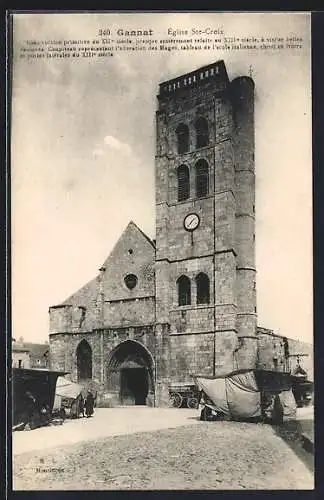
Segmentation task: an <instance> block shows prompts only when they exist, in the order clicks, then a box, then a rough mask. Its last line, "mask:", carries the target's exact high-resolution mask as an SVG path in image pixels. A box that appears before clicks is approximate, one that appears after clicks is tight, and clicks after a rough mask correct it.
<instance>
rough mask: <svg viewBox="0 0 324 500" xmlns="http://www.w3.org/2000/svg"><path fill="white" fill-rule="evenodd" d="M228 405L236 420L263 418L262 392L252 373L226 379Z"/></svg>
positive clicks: (239, 374)
mask: <svg viewBox="0 0 324 500" xmlns="http://www.w3.org/2000/svg"><path fill="white" fill-rule="evenodd" d="M225 387H226V395H227V403H228V406H229V409H230V413H231V415H232V417H234V418H253V417H260V416H261V392H260V391H259V388H258V386H257V383H256V380H255V376H254V373H253V372H252V371H249V372H245V373H238V374H235V375H232V376H230V377H226V378H225Z"/></svg>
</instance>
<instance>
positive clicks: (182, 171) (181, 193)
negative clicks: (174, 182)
mask: <svg viewBox="0 0 324 500" xmlns="http://www.w3.org/2000/svg"><path fill="white" fill-rule="evenodd" d="M177 173H178V201H183V200H187V199H188V198H189V196H190V180H189V168H188V167H187V166H186V165H180V167H178V172H177Z"/></svg>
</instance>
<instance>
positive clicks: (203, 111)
mask: <svg viewBox="0 0 324 500" xmlns="http://www.w3.org/2000/svg"><path fill="white" fill-rule="evenodd" d="M157 101H158V105H157V111H156V156H155V174H156V184H155V189H156V240H153V241H152V240H150V239H149V238H148V237H147V236H146V235H145V234H144V233H143V232H142V231H141V229H140V228H139V227H138V226H137V225H136V224H135V223H133V222H130V223H129V224H128V226H127V227H126V229H125V230H124V232H123V233H122V235H121V237H120V239H119V240H118V241H117V243H116V245H115V247H114V248H113V250H112V252H111V253H110V255H109V256H108V258H107V259H106V261H105V262H104V263H103V265H102V267H101V268H100V269H99V273H98V275H97V276H96V277H95V278H94V279H93V280H92V281H90V282H89V283H87V284H86V285H85V286H83V287H82V288H81V289H80V290H79V291H77V292H76V293H74V294H73V295H71V296H70V297H69V298H68V299H66V300H65V301H64V302H63V303H61V304H59V305H55V306H52V307H50V310H49V314H50V337H49V338H50V363H51V368H52V369H55V370H63V371H66V372H69V376H70V377H71V379H72V380H75V381H79V382H80V383H84V384H87V383H89V382H90V381H91V383H92V387H95V390H97V391H98V396H99V399H100V401H101V403H102V404H103V405H104V404H105V402H107V404H147V405H152V406H164V405H167V404H168V402H169V390H170V387H171V386H172V384H182V385H185V384H187V385H188V386H190V385H192V384H193V378H192V377H193V375H205V376H213V375H218V374H222V373H226V372H229V371H232V370H235V369H239V368H255V367H258V366H259V367H264V368H265V367H266V368H269V369H273V368H275V369H278V370H285V369H287V359H288V357H287V345H288V343H287V342H288V341H287V339H283V338H281V337H278V336H277V337H278V339H277V337H276V341H274V340H273V339H274V338H275V337H274V335H272V333H271V331H267V332H268V333H267V332H265V331H264V329H261V330H262V332H261V334H262V339H263V340H262V349H261V348H260V338H261V337H260V335H258V333H260V332H259V330H258V328H257V309H256V269H255V166H254V83H253V80H252V79H251V78H250V77H248V76H240V77H238V78H235V79H234V80H232V81H230V80H229V78H228V75H227V71H226V67H225V64H224V62H223V61H217V62H215V63H213V64H210V65H208V66H204V67H202V68H199V69H197V70H195V71H192V72H191V73H188V74H185V75H181V76H179V77H177V78H174V79H172V80H169V81H166V82H163V83H161V84H160V86H159V94H158V96H157ZM267 335H268V337H269V338H270V340H269V341H268V340H267V341H265V340H264V339H265V338H267ZM291 342H293V341H291ZM265 343H266V344H267V345H269V346H270V345H271V346H272V347H271V346H270V349H264V345H265ZM273 346H274V347H273ZM261 351H262V352H261ZM262 353H265V354H264V355H262ZM274 365H275V366H274Z"/></svg>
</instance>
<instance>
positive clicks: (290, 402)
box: [279, 389, 297, 421]
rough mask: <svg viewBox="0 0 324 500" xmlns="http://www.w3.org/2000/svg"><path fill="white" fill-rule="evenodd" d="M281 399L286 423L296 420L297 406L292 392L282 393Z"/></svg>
mask: <svg viewBox="0 0 324 500" xmlns="http://www.w3.org/2000/svg"><path fill="white" fill-rule="evenodd" d="M279 398H280V402H281V404H282V408H283V419H284V421H287V420H296V413H297V405H296V401H295V398H294V395H293V392H292V390H291V389H290V390H289V391H282V392H281V393H280V394H279Z"/></svg>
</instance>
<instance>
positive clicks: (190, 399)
mask: <svg viewBox="0 0 324 500" xmlns="http://www.w3.org/2000/svg"><path fill="white" fill-rule="evenodd" d="M169 394H170V395H169V401H170V407H172V408H192V409H195V408H198V389H197V387H196V386H195V385H194V384H188V383H181V382H179V383H172V384H170V387H169Z"/></svg>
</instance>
